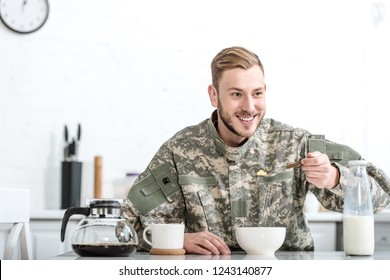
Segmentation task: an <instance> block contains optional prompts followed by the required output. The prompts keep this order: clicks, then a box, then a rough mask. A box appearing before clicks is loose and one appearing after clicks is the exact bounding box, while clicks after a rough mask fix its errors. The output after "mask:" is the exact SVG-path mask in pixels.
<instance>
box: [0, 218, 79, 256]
mask: <svg viewBox="0 0 390 280" xmlns="http://www.w3.org/2000/svg"><path fill="white" fill-rule="evenodd" d="M64 211H65V210H45V211H38V212H33V213H32V214H31V217H30V230H31V245H32V253H33V259H34V260H46V259H49V258H52V257H53V256H56V255H59V254H63V253H65V252H68V251H70V250H72V247H71V236H72V233H73V232H74V231H75V229H76V227H77V224H78V222H79V220H80V219H81V217H77V216H75V217H72V218H71V219H70V220H69V222H68V225H67V228H66V234H65V241H64V243H62V242H61V238H60V234H61V223H62V217H63V214H64ZM11 227H12V224H9V225H7V224H3V225H1V227H0V241H1V242H0V256H1V257H2V256H3V255H4V249H5V245H6V241H7V236H8V233H9V231H10V230H11ZM16 254H18V252H16Z"/></svg>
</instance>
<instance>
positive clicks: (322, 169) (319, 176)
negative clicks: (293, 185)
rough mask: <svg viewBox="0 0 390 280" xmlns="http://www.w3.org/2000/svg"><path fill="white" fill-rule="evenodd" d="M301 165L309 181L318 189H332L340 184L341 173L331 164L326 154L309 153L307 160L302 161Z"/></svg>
mask: <svg viewBox="0 0 390 280" xmlns="http://www.w3.org/2000/svg"><path fill="white" fill-rule="evenodd" d="M301 164H302V166H301V168H302V170H303V171H305V173H306V179H307V181H308V182H310V183H312V184H314V185H315V186H316V187H317V188H320V189H322V188H328V189H332V188H334V187H335V186H337V184H338V183H339V179H340V171H339V170H338V168H336V167H334V166H332V165H331V164H330V161H329V158H328V156H327V155H326V154H322V153H320V152H312V153H308V154H307V156H306V158H304V159H302V160H301Z"/></svg>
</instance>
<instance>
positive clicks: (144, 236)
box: [142, 226, 153, 246]
mask: <svg viewBox="0 0 390 280" xmlns="http://www.w3.org/2000/svg"><path fill="white" fill-rule="evenodd" d="M150 230H151V228H150V226H147V227H146V228H145V229H144V231H143V233H142V237H143V238H144V240H145V242H146V243H148V244H149V245H150V246H152V242H151V241H150V240H149V239H148V237H147V235H146V233H147V232H148V231H150ZM152 238H153V237H152Z"/></svg>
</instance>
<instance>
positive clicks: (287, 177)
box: [257, 170, 295, 226]
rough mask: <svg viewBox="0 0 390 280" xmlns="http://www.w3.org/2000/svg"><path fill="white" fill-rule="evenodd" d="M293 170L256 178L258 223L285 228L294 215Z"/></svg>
mask: <svg viewBox="0 0 390 280" xmlns="http://www.w3.org/2000/svg"><path fill="white" fill-rule="evenodd" d="M293 177H294V172H293V170H288V171H284V172H279V173H276V174H271V175H269V176H259V177H257V184H258V186H259V223H260V225H262V224H264V225H267V226H285V225H287V224H288V223H289V220H290V218H291V217H292V216H293V215H294V214H295V207H294V186H293Z"/></svg>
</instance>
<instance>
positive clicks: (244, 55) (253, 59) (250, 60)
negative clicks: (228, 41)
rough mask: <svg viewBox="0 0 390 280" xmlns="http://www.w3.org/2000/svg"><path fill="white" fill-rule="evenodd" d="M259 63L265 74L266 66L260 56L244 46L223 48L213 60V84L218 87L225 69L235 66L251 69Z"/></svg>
mask: <svg viewBox="0 0 390 280" xmlns="http://www.w3.org/2000/svg"><path fill="white" fill-rule="evenodd" d="M255 65H258V66H259V67H260V69H261V71H262V72H263V74H264V67H263V64H262V63H261V61H260V59H259V57H258V56H257V55H256V54H255V53H253V52H251V51H249V50H247V49H245V48H243V47H230V48H226V49H223V50H221V51H220V52H219V53H218V54H217V55H216V56H215V57H214V59H213V61H212V62H211V77H212V83H213V86H214V87H215V88H216V89H218V84H219V81H220V80H221V77H222V74H223V72H224V71H225V70H230V69H234V68H241V69H249V68H251V67H252V66H255Z"/></svg>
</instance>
